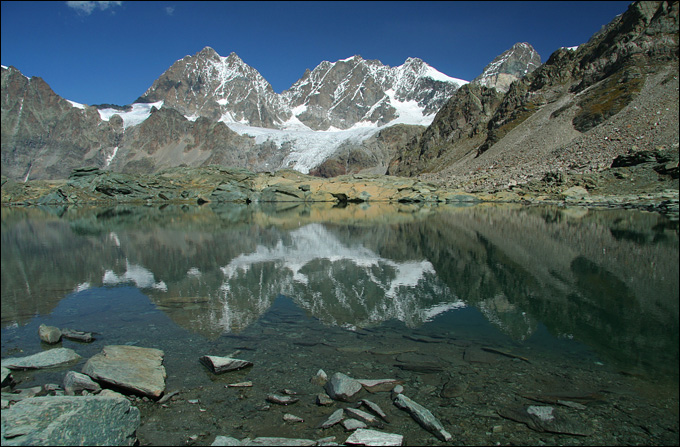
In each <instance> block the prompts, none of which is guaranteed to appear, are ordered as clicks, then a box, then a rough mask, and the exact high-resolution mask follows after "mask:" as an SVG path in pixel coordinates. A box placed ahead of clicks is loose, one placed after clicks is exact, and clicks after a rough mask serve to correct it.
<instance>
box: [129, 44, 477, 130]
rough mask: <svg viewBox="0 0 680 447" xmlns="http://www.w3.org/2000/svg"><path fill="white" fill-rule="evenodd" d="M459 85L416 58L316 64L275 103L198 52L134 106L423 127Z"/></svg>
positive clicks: (231, 67)
mask: <svg viewBox="0 0 680 447" xmlns="http://www.w3.org/2000/svg"><path fill="white" fill-rule="evenodd" d="M465 83H466V81H463V80H461V79H456V78H452V77H449V76H446V75H444V74H443V73H440V72H439V71H437V70H435V69H434V68H432V67H430V66H429V65H427V64H426V63H425V62H423V61H422V60H421V59H418V58H408V59H407V60H406V62H405V63H404V64H403V65H401V66H399V67H394V68H392V67H389V66H386V65H383V64H382V63H381V62H380V61H378V60H365V59H363V58H362V57H361V56H359V55H354V56H351V57H348V58H346V59H341V60H339V61H337V62H329V61H323V62H321V63H320V64H319V65H318V66H317V67H316V68H314V69H313V70H307V71H305V73H304V74H303V76H302V78H301V79H300V80H298V81H297V82H296V83H295V84H293V86H291V88H290V89H288V90H286V91H285V92H283V93H282V94H280V95H278V94H276V93H275V92H274V90H273V88H272V87H271V85H270V84H269V83H268V82H267V81H266V80H265V79H264V78H263V77H262V76H261V75H260V73H259V72H258V71H257V70H255V69H254V68H252V67H250V66H249V65H248V64H246V63H245V62H243V60H242V59H241V58H240V57H239V56H238V55H236V53H233V52H232V53H231V54H229V56H227V57H222V56H220V55H219V54H218V53H217V52H216V51H215V50H214V49H213V48H211V47H205V48H203V49H202V50H201V51H199V52H198V53H196V54H194V55H193V56H186V57H184V58H182V59H180V60H178V61H177V62H175V63H174V64H173V65H172V66H171V67H170V68H169V69H168V70H167V71H166V72H165V73H163V74H162V75H161V76H160V77H159V78H158V80H156V81H155V82H154V83H153V85H152V86H151V87H150V88H149V89H148V90H147V91H146V93H144V95H142V97H140V98H139V100H138V101H137V102H146V103H149V102H154V103H155V102H158V101H163V106H164V107H172V108H175V109H177V110H178V111H179V112H180V113H182V114H183V115H185V116H187V117H192V118H193V117H198V116H205V117H207V118H210V119H212V120H221V121H224V122H225V123H240V124H245V125H249V126H255V127H265V128H274V129H285V128H305V129H308V130H329V129H348V128H351V127H353V126H356V125H374V126H375V125H383V124H386V123H389V122H391V121H393V120H396V119H397V118H400V117H401V121H400V122H404V123H408V124H427V123H428V122H429V121H431V120H432V117H433V115H434V113H436V111H437V110H438V109H439V107H440V106H441V104H442V103H443V102H444V101H445V100H446V99H448V97H450V96H451V94H452V93H453V92H454V91H455V90H456V89H457V88H458V87H460V86H461V85H463V84H465ZM424 117H425V118H424ZM424 121H425V122H424ZM362 123H363V124H362Z"/></svg>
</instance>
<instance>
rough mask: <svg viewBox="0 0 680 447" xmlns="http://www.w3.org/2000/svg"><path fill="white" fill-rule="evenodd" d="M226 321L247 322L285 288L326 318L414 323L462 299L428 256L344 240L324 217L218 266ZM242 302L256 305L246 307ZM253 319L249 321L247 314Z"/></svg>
mask: <svg viewBox="0 0 680 447" xmlns="http://www.w3.org/2000/svg"><path fill="white" fill-rule="evenodd" d="M221 270H222V272H223V273H224V283H223V284H222V285H221V287H220V290H221V292H222V293H223V294H224V295H223V296H224V298H223V299H224V314H223V317H222V319H221V322H222V324H223V327H224V328H225V329H227V330H228V329H229V328H232V329H233V328H236V327H238V328H244V327H245V326H247V324H249V322H250V321H252V319H253V318H255V317H257V316H258V315H259V314H261V313H262V312H263V311H264V310H266V309H267V308H268V307H269V306H270V305H271V302H272V301H273V299H274V297H276V295H277V293H283V294H285V295H288V296H290V297H292V298H293V300H294V301H295V302H296V303H297V304H298V305H299V306H300V307H302V308H304V309H306V310H308V311H309V312H310V313H311V314H312V315H313V316H315V317H316V318H319V319H320V320H322V321H323V322H325V323H327V324H333V325H343V326H347V325H349V326H365V325H368V324H374V323H379V322H382V321H386V320H389V319H397V320H400V321H403V322H404V323H406V324H407V325H408V326H417V325H419V324H422V323H423V322H425V321H428V320H429V319H431V318H432V317H433V316H435V315H437V314H438V313H441V312H444V311H446V310H449V309H452V308H455V307H460V306H464V304H463V302H462V301H460V300H458V299H455V298H454V297H453V296H452V295H451V293H450V292H449V290H448V288H447V287H446V285H445V284H443V283H442V282H441V281H440V280H439V279H438V277H437V274H436V272H435V270H434V268H433V266H432V264H431V263H430V262H428V261H425V260H422V261H407V262H395V261H392V260H390V259H386V258H382V257H381V256H379V255H378V254H376V253H375V252H373V251H371V250H369V249H367V248H365V247H364V246H362V245H361V244H354V245H352V246H350V245H346V244H344V243H342V242H341V241H340V240H338V239H337V238H336V237H335V236H334V235H333V234H331V233H330V232H329V231H328V230H326V228H325V227H324V226H323V225H320V224H310V225H306V226H304V227H301V228H299V229H298V230H295V231H292V232H291V233H289V234H288V235H287V236H286V238H285V240H284V239H281V240H279V241H278V242H277V243H276V245H274V246H273V247H266V246H264V245H258V246H257V248H256V249H255V251H254V252H252V253H248V254H242V255H240V256H237V257H236V258H235V259H233V260H232V261H231V262H230V263H229V264H228V265H226V266H224V267H222V268H221ZM244 308H251V309H256V312H257V313H256V314H255V315H250V316H248V315H246V313H244V312H242V310H243V309H244ZM248 320H250V321H248Z"/></svg>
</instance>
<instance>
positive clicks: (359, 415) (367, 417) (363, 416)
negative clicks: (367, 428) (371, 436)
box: [345, 408, 383, 428]
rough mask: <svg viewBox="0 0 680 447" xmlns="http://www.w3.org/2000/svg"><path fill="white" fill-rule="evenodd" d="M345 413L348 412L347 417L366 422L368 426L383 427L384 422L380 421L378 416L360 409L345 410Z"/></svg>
mask: <svg viewBox="0 0 680 447" xmlns="http://www.w3.org/2000/svg"><path fill="white" fill-rule="evenodd" d="M345 412H347V415H348V416H350V417H352V418H354V419H357V420H359V421H362V422H365V423H366V424H368V425H372V426H374V427H379V428H381V427H382V425H383V424H382V422H380V421H379V420H378V418H377V417H376V416H373V415H372V414H370V413H366V412H365V411H362V410H359V409H358V408H345Z"/></svg>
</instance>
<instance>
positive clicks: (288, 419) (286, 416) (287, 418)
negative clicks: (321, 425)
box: [283, 413, 305, 422]
mask: <svg viewBox="0 0 680 447" xmlns="http://www.w3.org/2000/svg"><path fill="white" fill-rule="evenodd" d="M283 420H284V421H286V422H304V421H305V420H304V419H302V418H301V417H300V416H295V415H294V414H290V413H286V414H284V415H283Z"/></svg>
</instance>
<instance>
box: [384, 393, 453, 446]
mask: <svg viewBox="0 0 680 447" xmlns="http://www.w3.org/2000/svg"><path fill="white" fill-rule="evenodd" d="M394 405H396V406H397V407H398V408H401V409H402V410H405V411H407V412H409V413H410V414H411V417H412V418H413V419H415V420H416V422H418V423H419V424H420V425H421V426H422V427H423V428H424V429H425V430H427V431H429V432H430V433H432V434H433V435H435V436H436V437H437V439H439V440H441V441H444V442H448V441H450V440H451V439H452V438H453V437H452V436H451V434H450V433H449V432H447V431H446V430H444V427H443V426H442V424H441V422H439V421H438V420H437V418H436V417H434V415H433V414H432V413H431V412H430V410H428V409H427V408H425V407H423V406H422V405H420V404H419V403H417V402H414V401H413V400H411V399H410V398H408V397H406V396H404V395H403V394H399V395H398V396H397V397H396V399H394Z"/></svg>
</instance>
